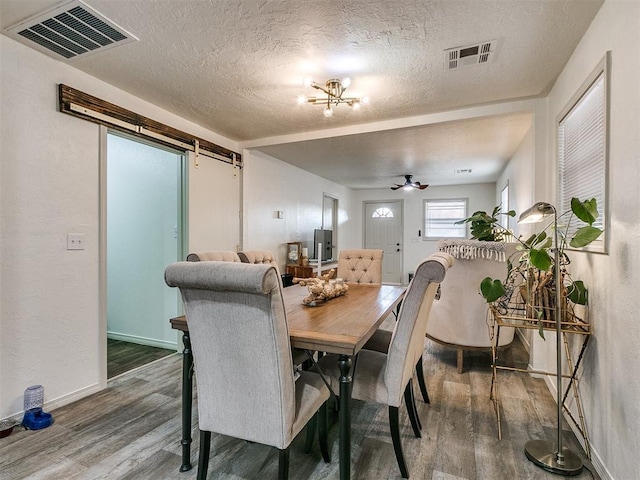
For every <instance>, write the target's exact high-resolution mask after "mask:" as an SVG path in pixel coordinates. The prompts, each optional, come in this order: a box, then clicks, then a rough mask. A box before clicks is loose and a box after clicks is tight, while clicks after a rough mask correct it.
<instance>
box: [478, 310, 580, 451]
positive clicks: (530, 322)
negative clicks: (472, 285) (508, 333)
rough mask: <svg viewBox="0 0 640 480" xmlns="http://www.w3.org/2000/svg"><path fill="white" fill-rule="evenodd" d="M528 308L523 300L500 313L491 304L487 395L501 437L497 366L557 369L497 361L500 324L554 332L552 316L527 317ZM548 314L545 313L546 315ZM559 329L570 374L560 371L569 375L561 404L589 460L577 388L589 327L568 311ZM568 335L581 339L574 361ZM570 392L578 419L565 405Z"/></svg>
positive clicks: (541, 371) (515, 369) (520, 370)
mask: <svg viewBox="0 0 640 480" xmlns="http://www.w3.org/2000/svg"><path fill="white" fill-rule="evenodd" d="M526 312H527V309H526V307H525V305H524V304H517V305H515V306H512V307H511V308H509V309H508V313H505V314H502V313H500V312H498V310H497V309H496V308H495V307H493V306H492V307H491V315H492V316H493V321H492V322H491V323H492V325H491V327H492V331H493V336H494V339H495V341H494V342H493V343H492V345H493V346H492V348H491V358H492V361H491V366H492V370H493V372H492V376H491V393H490V398H491V400H492V401H493V405H494V409H495V412H496V420H497V423H498V438H499V439H502V428H501V422H500V397H499V394H498V371H500V370H508V371H513V372H524V373H535V374H540V375H553V376H556V372H549V371H545V370H528V369H524V368H516V367H509V366H505V365H499V364H498V348H496V345H498V344H499V343H498V342H499V340H500V328H501V327H516V328H527V329H534V330H540V328H542V330H544V331H553V332H554V333H555V332H556V329H557V325H556V322H555V320H553V319H550V320H538V319H536V318H528V317H527V315H526ZM547 318H548V317H547ZM561 332H562V339H563V342H564V351H565V358H566V361H567V366H568V370H569V371H570V372H571V374H562V377H563V378H568V379H569V382H568V384H567V386H566V388H565V390H564V394H563V397H562V407H563V410H564V412H566V414H567V416H568V417H569V418H570V419H571V421H572V422H573V424H574V425H575V427H576V428H577V429H578V431H579V432H580V435H581V436H582V439H583V440H584V449H585V453H586V454H587V457H588V458H589V460H591V447H590V444H589V434H588V431H587V427H586V422H585V419H584V413H583V407H582V401H581V399H580V388H579V379H578V369H579V368H580V364H581V363H582V359H583V358H584V353H585V351H586V349H587V345H588V344H589V338H591V328H590V325H589V323H587V322H585V321H583V320H581V319H580V318H578V317H577V316H575V315H567V321H562V322H561ZM569 335H579V336H581V337H580V338H581V339H582V344H581V345H580V350H579V353H578V357H577V359H576V362H575V363H574V362H573V358H572V352H571V348H570V345H569ZM570 391H572V392H573V398H574V401H575V405H576V409H577V411H578V417H579V419H578V420H576V418H575V417H574V415H573V413H572V412H571V410H570V409H569V408H568V407H567V405H566V400H567V397H568V396H569V392H570Z"/></svg>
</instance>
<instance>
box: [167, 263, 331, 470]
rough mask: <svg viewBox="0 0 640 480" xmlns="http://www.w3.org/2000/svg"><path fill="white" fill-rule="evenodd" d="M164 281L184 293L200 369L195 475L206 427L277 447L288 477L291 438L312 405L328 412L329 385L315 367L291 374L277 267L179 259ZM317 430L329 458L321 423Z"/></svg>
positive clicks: (202, 462) (205, 448)
mask: <svg viewBox="0 0 640 480" xmlns="http://www.w3.org/2000/svg"><path fill="white" fill-rule="evenodd" d="M165 281H166V283H167V285H169V286H170V287H178V288H179V289H180V292H181V294H182V299H183V301H184V307H185V313H186V317H187V322H188V324H189V333H190V336H191V346H192V350H193V359H194V364H195V368H196V371H197V372H198V381H197V392H198V425H199V428H200V453H199V460H198V477H197V478H198V479H199V480H205V479H206V476H207V468H208V464H209V450H210V444H211V432H216V433H219V434H222V435H228V436H231V437H235V438H240V439H244V440H248V441H251V442H257V443H262V444H265V445H271V446H274V447H276V448H277V449H279V450H280V459H279V478H280V479H286V478H288V471H289V445H290V444H291V442H292V441H293V439H294V438H295V436H296V435H297V434H298V433H299V432H300V430H301V429H302V428H303V427H304V426H305V425H306V424H307V422H308V421H309V420H310V419H311V418H312V417H313V416H314V415H315V414H316V412H318V411H319V410H320V415H319V418H320V421H321V422H322V421H323V419H326V410H325V409H326V400H327V399H328V398H329V389H328V388H327V386H326V385H325V383H324V382H323V379H322V378H321V376H320V375H318V374H316V373H313V372H308V371H304V372H301V373H300V378H298V379H297V380H294V373H293V364H292V361H291V344H290V343H289V331H288V327H287V320H286V314H285V308H284V301H283V299H282V288H281V286H280V282H279V279H278V275H277V272H276V269H275V268H274V267H273V266H271V265H253V264H246V263H240V262H216V261H213V262H212V261H204V262H178V263H174V264H172V265H169V267H167V269H166V271H165ZM319 431H320V434H321V440H320V447H321V451H322V453H323V457H324V459H325V461H328V459H329V453H328V448H327V441H326V425H324V426H323V425H321V428H319ZM323 437H324V438H323Z"/></svg>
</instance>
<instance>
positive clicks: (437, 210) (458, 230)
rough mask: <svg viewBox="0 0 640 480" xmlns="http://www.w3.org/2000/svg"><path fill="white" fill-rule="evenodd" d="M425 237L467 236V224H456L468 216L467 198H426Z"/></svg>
mask: <svg viewBox="0 0 640 480" xmlns="http://www.w3.org/2000/svg"><path fill="white" fill-rule="evenodd" d="M424 210H425V222H424V232H425V236H424V238H425V239H433V238H466V236H467V226H466V224H462V225H455V222H457V221H458V220H463V219H465V218H466V217H467V200H466V199H452V200H425V202H424Z"/></svg>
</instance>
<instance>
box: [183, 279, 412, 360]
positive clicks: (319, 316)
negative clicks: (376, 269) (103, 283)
mask: <svg viewBox="0 0 640 480" xmlns="http://www.w3.org/2000/svg"><path fill="white" fill-rule="evenodd" d="M404 292H405V287H401V286H395V285H362V284H349V291H348V292H347V293H346V295H342V296H340V297H337V298H334V299H331V300H329V301H327V302H323V303H320V304H318V306H316V307H308V306H306V305H303V304H302V299H303V298H304V297H305V296H306V295H307V293H308V290H307V288H306V287H300V286H298V285H293V286H291V287H287V288H285V289H283V291H282V296H283V298H284V304H285V311H286V314H287V322H288V324H289V336H290V337H291V345H292V346H293V347H296V348H307V349H310V350H319V351H322V352H329V353H339V354H345V355H355V354H356V353H358V351H360V349H361V348H362V346H363V345H364V344H365V343H366V342H367V340H369V338H370V337H371V335H373V332H375V331H376V329H377V328H378V327H379V326H380V324H381V323H382V322H383V321H384V319H385V318H386V317H387V315H389V314H390V313H391V312H392V311H393V309H394V307H395V305H396V304H397V303H398V301H399V300H400V299H401V298H402V297H403V296H404ZM171 326H172V328H174V329H177V330H182V331H187V330H188V327H187V322H186V319H185V317H184V316H182V317H176V318H172V319H171Z"/></svg>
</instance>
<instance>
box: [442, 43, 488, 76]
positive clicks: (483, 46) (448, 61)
mask: <svg viewBox="0 0 640 480" xmlns="http://www.w3.org/2000/svg"><path fill="white" fill-rule="evenodd" d="M495 49H496V41H495V40H491V41H490V42H483V43H479V44H476V45H468V46H466V47H456V48H449V49H448V50H445V51H444V69H445V70H456V69H458V68H462V67H470V66H472V65H481V64H483V63H488V62H490V61H491V60H492V59H493V56H494V55H495Z"/></svg>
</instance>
